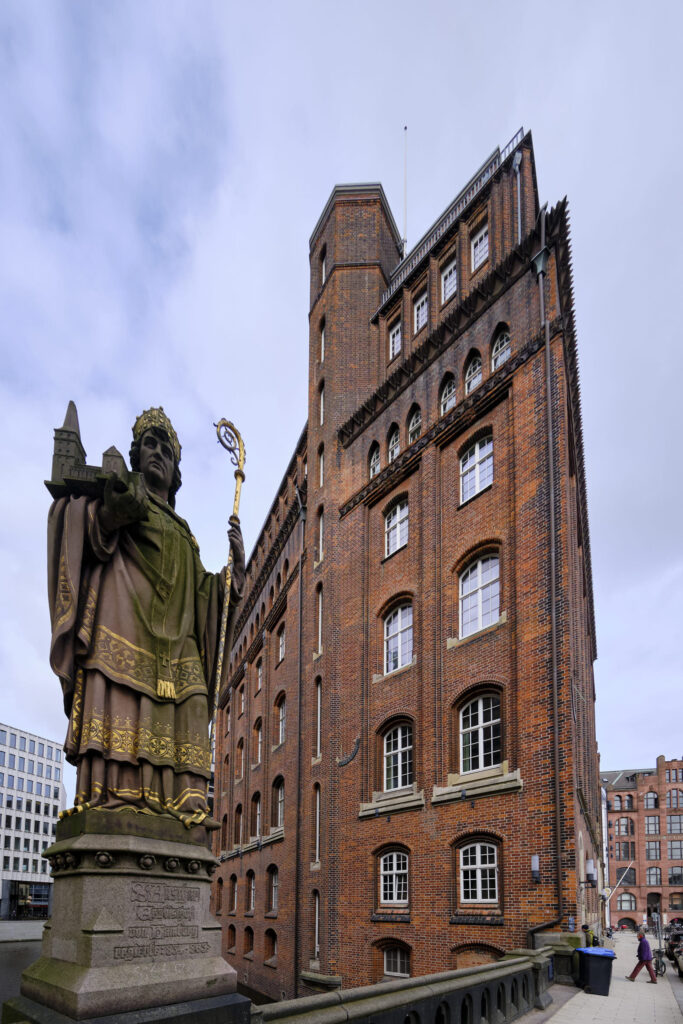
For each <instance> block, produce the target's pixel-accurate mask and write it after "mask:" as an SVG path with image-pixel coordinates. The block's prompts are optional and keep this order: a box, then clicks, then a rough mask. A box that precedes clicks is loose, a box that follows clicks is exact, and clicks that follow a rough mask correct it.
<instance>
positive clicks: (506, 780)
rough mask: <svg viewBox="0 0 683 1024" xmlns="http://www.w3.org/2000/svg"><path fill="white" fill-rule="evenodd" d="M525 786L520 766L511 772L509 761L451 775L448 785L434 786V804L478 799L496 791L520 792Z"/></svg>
mask: <svg viewBox="0 0 683 1024" xmlns="http://www.w3.org/2000/svg"><path fill="white" fill-rule="evenodd" d="M523 788H524V783H523V782H522V776H521V773H520V770H519V768H517V769H516V770H515V771H513V772H511V771H510V770H509V767H508V762H507V761H503V763H502V764H501V765H499V766H498V767H496V768H485V769H484V770H483V771H480V772H469V773H467V774H465V775H449V776H448V778H447V785H445V786H434V789H433V791H432V804H445V803H449V802H451V801H452V800H476V799H478V798H479V797H482V796H492V795H493V794H494V793H519V792H521V791H522V789H523Z"/></svg>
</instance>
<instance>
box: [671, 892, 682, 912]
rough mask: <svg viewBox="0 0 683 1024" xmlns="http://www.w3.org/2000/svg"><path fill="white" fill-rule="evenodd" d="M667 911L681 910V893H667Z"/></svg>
mask: <svg viewBox="0 0 683 1024" xmlns="http://www.w3.org/2000/svg"><path fill="white" fill-rule="evenodd" d="M669 910H683V892H672V893H669Z"/></svg>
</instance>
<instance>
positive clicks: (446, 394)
mask: <svg viewBox="0 0 683 1024" xmlns="http://www.w3.org/2000/svg"><path fill="white" fill-rule="evenodd" d="M454 406H455V377H454V376H453V374H452V373H449V374H448V376H447V377H446V378H445V379H444V382H443V384H442V385H441V395H440V397H439V408H440V410H441V415H442V416H445V414H446V413H447V412H448V410H449V409H452V408H453V407H454Z"/></svg>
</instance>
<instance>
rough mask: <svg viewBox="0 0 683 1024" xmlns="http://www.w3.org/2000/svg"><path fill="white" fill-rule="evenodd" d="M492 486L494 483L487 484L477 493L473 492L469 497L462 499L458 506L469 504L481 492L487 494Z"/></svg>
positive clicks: (462, 506) (463, 506)
mask: <svg viewBox="0 0 683 1024" xmlns="http://www.w3.org/2000/svg"><path fill="white" fill-rule="evenodd" d="M492 487H493V483H490V484H487V485H486V487H482V488H481V489H480V490H478V491H477V492H476V493H475V494H471V495H470V497H469V498H465V500H464V501H461V502H460V504H459V505H458V508H459V509H460V508H465V507H466V506H467V505H469V504H470V503H471V502H473V501H474V499H475V498H478V497H479V495H480V494H486V492H487V491H490V490H491V488H492Z"/></svg>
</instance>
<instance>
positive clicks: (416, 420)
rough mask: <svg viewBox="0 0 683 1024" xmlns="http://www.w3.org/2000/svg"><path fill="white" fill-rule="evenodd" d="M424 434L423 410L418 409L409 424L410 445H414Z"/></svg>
mask: <svg viewBox="0 0 683 1024" xmlns="http://www.w3.org/2000/svg"><path fill="white" fill-rule="evenodd" d="M421 433H422V410H421V409H416V410H415V412H414V413H413V415H412V416H411V417H410V422H409V424H408V444H414V443H415V441H417V439H418V437H419V436H420V434H421Z"/></svg>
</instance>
